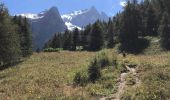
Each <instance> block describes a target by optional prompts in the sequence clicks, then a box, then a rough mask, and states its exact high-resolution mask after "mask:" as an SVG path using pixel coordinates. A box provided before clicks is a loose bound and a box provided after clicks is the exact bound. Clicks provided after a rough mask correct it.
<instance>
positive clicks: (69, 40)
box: [63, 30, 72, 50]
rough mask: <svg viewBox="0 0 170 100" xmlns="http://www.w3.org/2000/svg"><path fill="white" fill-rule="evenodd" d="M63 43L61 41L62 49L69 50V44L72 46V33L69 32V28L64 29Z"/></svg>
mask: <svg viewBox="0 0 170 100" xmlns="http://www.w3.org/2000/svg"><path fill="white" fill-rule="evenodd" d="M63 38H64V43H63V49H64V50H71V46H72V35H71V33H70V32H69V30H66V31H65V33H64V36H63Z"/></svg>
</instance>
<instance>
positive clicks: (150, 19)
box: [145, 4, 158, 36]
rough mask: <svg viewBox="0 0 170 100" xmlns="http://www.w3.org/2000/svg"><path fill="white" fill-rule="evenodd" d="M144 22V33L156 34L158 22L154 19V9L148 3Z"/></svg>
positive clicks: (148, 34)
mask: <svg viewBox="0 0 170 100" xmlns="http://www.w3.org/2000/svg"><path fill="white" fill-rule="evenodd" d="M145 18H146V23H145V29H146V30H145V32H146V33H145V34H146V35H147V36H156V35H158V33H157V29H158V22H157V20H156V15H155V12H154V9H153V7H152V5H151V4H149V5H148V8H147V9H146V17H145Z"/></svg>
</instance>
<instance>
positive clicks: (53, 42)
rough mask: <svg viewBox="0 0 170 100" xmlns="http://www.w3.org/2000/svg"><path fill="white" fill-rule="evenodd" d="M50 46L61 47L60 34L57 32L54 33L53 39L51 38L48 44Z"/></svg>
mask: <svg viewBox="0 0 170 100" xmlns="http://www.w3.org/2000/svg"><path fill="white" fill-rule="evenodd" d="M50 47H51V48H62V47H63V41H62V34H61V33H57V34H55V35H54V37H53V39H52V40H51V44H50Z"/></svg>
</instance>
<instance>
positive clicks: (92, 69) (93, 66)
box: [88, 58, 101, 83]
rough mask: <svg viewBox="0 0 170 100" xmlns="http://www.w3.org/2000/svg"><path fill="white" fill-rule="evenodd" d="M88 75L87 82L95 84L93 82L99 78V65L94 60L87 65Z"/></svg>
mask: <svg viewBox="0 0 170 100" xmlns="http://www.w3.org/2000/svg"><path fill="white" fill-rule="evenodd" d="M88 75H89V80H90V81H91V82H93V83H95V81H96V80H97V79H99V78H100V77H101V72H100V65H99V64H98V63H97V59H96V58H95V59H94V60H93V61H92V62H91V63H90V65H89V68H88Z"/></svg>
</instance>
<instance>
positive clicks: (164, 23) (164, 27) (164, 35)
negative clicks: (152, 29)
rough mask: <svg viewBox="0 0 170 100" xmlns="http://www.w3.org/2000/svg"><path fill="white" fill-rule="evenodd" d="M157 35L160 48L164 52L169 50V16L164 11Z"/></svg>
mask: <svg viewBox="0 0 170 100" xmlns="http://www.w3.org/2000/svg"><path fill="white" fill-rule="evenodd" d="M159 33H160V36H161V40H160V44H161V47H162V48H163V49H165V50H170V16H169V14H168V12H166V11H165V12H164V14H163V16H162V20H161V24H160V26H159Z"/></svg>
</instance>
